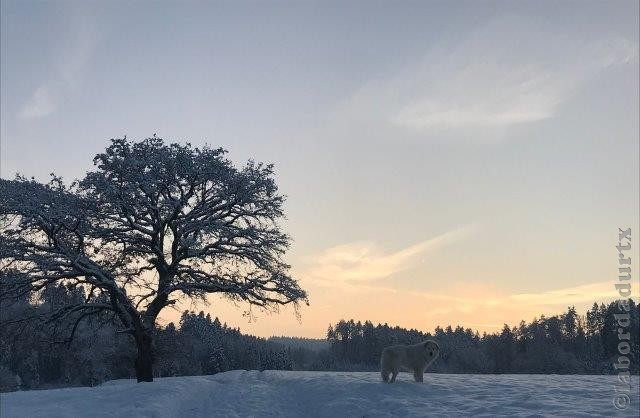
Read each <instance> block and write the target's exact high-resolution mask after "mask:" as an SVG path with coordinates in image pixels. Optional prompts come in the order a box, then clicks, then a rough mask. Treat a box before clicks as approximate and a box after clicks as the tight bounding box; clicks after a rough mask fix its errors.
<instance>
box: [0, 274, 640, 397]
mask: <svg viewBox="0 0 640 418" xmlns="http://www.w3.org/2000/svg"><path fill="white" fill-rule="evenodd" d="M85 297H86V295H84V294H83V290H82V289H80V288H68V287H65V286H63V285H59V286H56V287H50V288H48V289H46V290H45V291H44V292H43V293H42V296H41V298H40V300H38V301H33V300H29V299H28V298H26V297H25V299H23V300H21V301H18V302H17V303H13V304H11V305H8V306H3V307H2V310H1V311H0V326H1V328H0V329H1V331H2V338H1V340H0V389H1V390H3V391H8V390H17V389H36V388H39V389H42V388H51V387H61V386H93V385H97V384H100V383H101V382H104V381H106V380H111V379H122V378H134V377H135V371H134V370H133V367H132V363H133V359H134V358H135V355H136V353H135V348H134V347H133V346H132V345H131V344H130V343H129V342H128V341H127V338H130V337H129V336H127V335H125V334H123V333H122V332H121V330H120V329H119V327H118V325H117V322H115V321H114V318H113V317H111V316H109V315H106V314H104V315H103V314H100V315H93V316H91V317H90V318H87V320H86V321H82V322H80V323H79V325H78V326H77V329H76V330H75V338H74V339H73V340H72V341H65V340H61V339H60V335H68V333H69V331H70V328H71V327H74V326H76V320H75V318H73V316H72V315H70V316H69V318H68V320H65V321H66V322H65V321H63V322H60V321H56V322H53V323H51V322H48V321H45V320H42V319H41V318H44V317H46V315H43V314H46V313H47V312H48V311H55V310H58V309H59V307H60V306H65V305H72V304H73V302H74V301H75V300H77V299H82V298H85ZM629 306H630V308H631V309H630V316H631V325H630V327H629V328H627V331H629V332H630V334H631V339H630V345H631V353H630V354H629V355H628V357H629V358H630V360H631V371H632V373H638V365H639V364H640V348H639V337H640V325H639V324H640V322H639V316H640V314H639V313H640V312H639V310H640V307H639V306H638V305H636V303H635V302H634V301H633V300H631V299H629ZM618 313H620V310H619V307H618V304H617V303H616V302H612V303H610V304H609V305H604V304H600V305H598V304H594V305H593V307H592V308H591V309H590V310H589V311H588V312H586V314H585V315H580V314H578V313H577V312H576V310H575V309H574V308H573V307H570V308H568V309H567V311H566V312H564V313H562V314H560V315H554V316H550V317H545V316H541V317H540V318H536V319H534V320H533V321H531V322H529V323H526V322H524V321H522V322H521V323H520V324H518V325H515V326H511V327H510V326H507V325H504V327H503V329H502V330H501V331H500V332H497V333H493V334H486V333H483V334H479V333H478V332H476V331H473V330H471V329H469V328H467V329H464V328H462V327H459V326H458V327H455V328H452V327H451V326H447V327H446V328H441V327H437V328H436V329H435V331H434V332H433V333H425V332H422V331H418V330H415V329H410V330H408V329H405V328H400V327H397V326H395V327H392V326H389V325H387V324H377V325H373V324H372V323H371V322H370V321H365V322H360V321H354V320H341V321H339V322H338V323H336V324H332V325H330V326H329V328H328V331H327V338H326V340H322V339H306V338H292V337H271V338H269V339H264V338H258V337H254V336H250V335H245V334H242V333H241V332H240V330H239V329H237V328H232V327H229V326H227V325H226V324H224V323H222V322H221V321H220V320H219V319H218V318H211V316H210V315H205V314H204V313H203V312H200V313H197V314H196V313H193V312H187V311H186V312H184V313H183V314H182V316H181V319H180V322H179V323H178V324H173V323H171V324H169V325H167V326H165V327H162V328H159V329H158V330H157V331H156V332H157V335H156V336H155V339H154V340H155V347H154V351H155V361H156V363H155V364H156V366H155V368H154V373H155V374H156V376H157V377H165V376H185V375H202V374H215V373H218V372H222V371H226V370H233V369H257V370H265V369H279V370H331V371H374V370H377V369H378V362H379V356H380V352H381V351H382V349H383V348H384V347H386V346H389V345H393V344H411V343H415V342H419V341H422V340H424V339H426V338H435V339H436V340H437V341H438V342H439V344H440V346H441V355H440V357H439V358H438V359H437V360H436V362H435V363H434V364H433V365H432V366H431V368H430V371H431V372H436V373H547V374H548V373H554V374H608V373H614V372H615V370H614V369H613V367H612V364H613V362H614V359H616V358H617V356H618V351H617V350H618V348H617V347H618V342H619V340H618V324H617V322H616V320H615V318H614V314H618ZM17 318H32V320H29V321H22V320H20V321H18V320H17Z"/></svg>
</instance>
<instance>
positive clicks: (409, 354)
mask: <svg viewBox="0 0 640 418" xmlns="http://www.w3.org/2000/svg"><path fill="white" fill-rule="evenodd" d="M439 353H440V346H439V345H438V343H437V342H435V341H433V340H427V341H423V342H421V343H418V344H413V345H393V346H391V347H387V348H385V349H384V350H382V356H381V357H380V373H381V374H382V380H383V381H385V382H389V383H393V382H395V381H396V376H397V375H398V372H399V371H400V370H401V369H403V370H406V371H409V372H413V378H414V379H415V380H416V382H422V374H423V373H424V371H425V369H426V368H427V367H429V365H430V364H431V363H433V361H434V360H435V359H436V357H438V354H439ZM389 374H391V380H389Z"/></svg>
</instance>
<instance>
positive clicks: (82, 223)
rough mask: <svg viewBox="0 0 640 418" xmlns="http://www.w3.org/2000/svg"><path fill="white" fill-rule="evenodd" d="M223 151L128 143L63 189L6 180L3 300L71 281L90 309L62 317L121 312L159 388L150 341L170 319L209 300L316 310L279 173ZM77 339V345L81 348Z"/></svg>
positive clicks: (143, 367)
mask: <svg viewBox="0 0 640 418" xmlns="http://www.w3.org/2000/svg"><path fill="white" fill-rule="evenodd" d="M225 154H226V151H225V150H223V149H221V148H218V149H212V148H208V147H204V148H196V147H192V146H191V145H190V144H187V145H180V144H165V143H164V142H163V140H161V139H159V138H155V136H154V137H153V138H149V139H147V140H144V141H142V142H139V143H133V142H131V141H128V140H127V139H126V138H125V139H116V140H112V143H111V145H110V146H109V147H108V148H107V149H106V151H105V152H104V153H102V154H99V155H97V156H96V157H95V159H94V164H95V166H96V169H95V171H92V172H89V173H88V174H87V175H86V176H85V178H84V179H83V180H81V181H79V182H76V183H74V184H72V185H71V186H66V185H65V184H64V183H63V182H62V181H61V179H60V178H57V177H55V176H54V177H53V179H52V181H51V182H50V183H49V184H46V185H45V184H40V183H38V182H36V181H34V180H27V179H25V178H23V177H18V178H16V179H15V180H11V181H8V180H0V216H1V217H2V227H1V229H0V239H1V242H0V258H1V261H0V263H1V265H0V267H1V268H2V271H1V272H0V273H1V279H0V280H2V283H1V284H2V286H1V287H0V289H1V292H2V296H3V297H5V298H7V297H16V295H20V294H25V293H36V294H37V292H39V291H41V290H42V289H44V288H46V287H47V286H49V285H51V284H54V283H59V282H64V283H66V284H71V285H75V286H82V287H84V288H85V291H86V295H87V297H86V300H84V301H83V302H82V303H78V304H75V305H72V306H65V307H63V308H61V309H60V310H59V311H58V312H56V313H55V315H56V317H57V318H64V317H66V316H68V315H72V314H73V315H74V316H73V317H74V318H76V321H78V322H80V321H82V320H83V319H84V318H86V317H88V316H91V315H94V314H97V313H104V312H105V311H109V312H112V314H113V315H114V317H117V319H118V320H119V321H120V322H121V323H122V325H123V327H124V328H123V332H126V333H128V334H130V335H131V336H132V337H133V339H134V341H135V343H136V346H137V350H138V354H137V359H136V362H135V369H136V375H137V379H138V381H152V380H153V335H154V332H153V331H154V328H155V326H156V320H157V318H158V315H159V314H160V312H161V311H162V309H163V308H165V307H167V306H168V305H171V304H174V303H175V302H176V301H177V300H178V299H180V298H190V299H196V300H200V301H204V300H205V298H206V295H207V294H210V293H222V294H224V295H225V296H226V297H228V298H230V299H232V300H236V301H244V302H248V303H249V304H250V305H254V306H255V305H257V306H259V307H262V308H265V309H272V310H277V308H278V306H280V305H285V304H290V303H291V304H293V305H294V306H295V307H296V312H297V305H298V303H299V302H305V303H308V302H307V295H306V293H305V292H304V291H303V290H302V289H301V288H300V287H299V286H298V283H297V282H296V280H295V279H293V278H292V277H291V276H290V275H289V273H288V271H289V266H288V265H287V264H286V263H284V262H283V261H282V256H283V254H284V252H285V251H286V249H287V248H288V246H289V241H290V238H289V237H288V236H287V235H286V234H285V233H284V232H282V230H281V228H280V226H279V224H278V221H279V220H280V219H281V218H282V217H283V211H282V205H283V203H284V197H283V196H282V195H279V194H278V192H277V187H276V184H275V182H274V180H273V167H272V165H264V164H260V163H256V162H253V161H249V162H248V163H246V164H245V165H244V166H243V167H241V168H236V167H234V165H233V164H232V163H231V162H230V161H229V160H228V159H227V158H225ZM74 330H75V327H73V329H72V331H71V335H70V336H69V338H73V332H74Z"/></svg>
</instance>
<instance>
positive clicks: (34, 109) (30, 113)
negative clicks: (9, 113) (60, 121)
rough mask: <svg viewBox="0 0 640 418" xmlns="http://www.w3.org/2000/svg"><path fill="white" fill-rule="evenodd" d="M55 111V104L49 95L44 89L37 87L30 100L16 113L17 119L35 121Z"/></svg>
mask: <svg viewBox="0 0 640 418" xmlns="http://www.w3.org/2000/svg"><path fill="white" fill-rule="evenodd" d="M55 110H56V104H55V101H54V100H53V97H52V96H51V93H50V92H49V90H48V89H47V88H46V87H43V86H41V87H38V88H37V89H36V91H34V92H33V95H32V96H31V98H30V99H29V100H28V101H27V102H26V103H25V105H24V106H23V107H22V109H21V110H20V113H18V117H19V118H20V119H24V120H30V119H36V118H41V117H44V116H47V115H49V114H51V113H53V112H54V111H55Z"/></svg>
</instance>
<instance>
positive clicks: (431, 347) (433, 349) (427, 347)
mask: <svg viewBox="0 0 640 418" xmlns="http://www.w3.org/2000/svg"><path fill="white" fill-rule="evenodd" d="M423 345H424V351H425V354H426V356H427V358H428V359H429V360H430V361H433V360H435V359H436V357H438V354H440V346H439V345H438V343H437V342H435V341H434V340H427V341H425V342H424V343H423Z"/></svg>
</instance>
